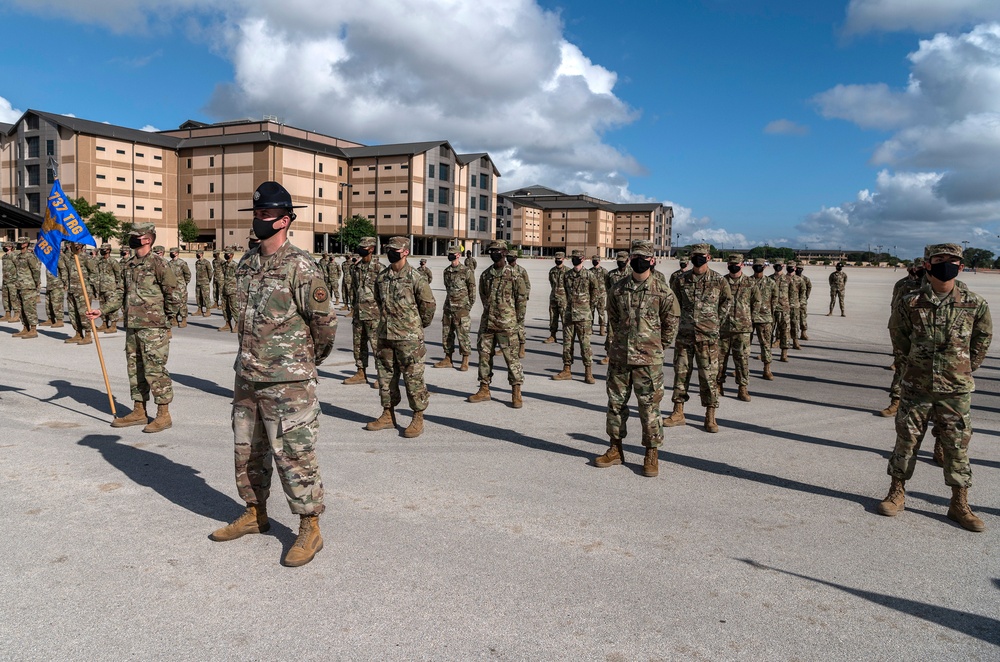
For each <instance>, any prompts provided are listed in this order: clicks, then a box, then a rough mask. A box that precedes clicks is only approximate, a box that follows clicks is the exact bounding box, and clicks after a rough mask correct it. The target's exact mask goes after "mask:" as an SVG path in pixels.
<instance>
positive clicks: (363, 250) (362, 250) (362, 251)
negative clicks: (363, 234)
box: [354, 246, 371, 257]
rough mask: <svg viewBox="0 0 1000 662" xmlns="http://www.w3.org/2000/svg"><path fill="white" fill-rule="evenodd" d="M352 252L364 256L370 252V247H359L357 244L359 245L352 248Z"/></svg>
mask: <svg viewBox="0 0 1000 662" xmlns="http://www.w3.org/2000/svg"><path fill="white" fill-rule="evenodd" d="M354 252H355V253H357V254H358V255H360V256H361V257H364V256H366V255H368V254H369V253H371V249H370V248H361V247H360V246H359V247H357V248H355V249H354Z"/></svg>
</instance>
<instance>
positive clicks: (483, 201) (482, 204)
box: [479, 195, 490, 211]
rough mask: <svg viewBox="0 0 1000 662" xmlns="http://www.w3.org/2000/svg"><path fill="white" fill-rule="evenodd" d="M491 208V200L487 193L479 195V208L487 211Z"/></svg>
mask: <svg viewBox="0 0 1000 662" xmlns="http://www.w3.org/2000/svg"><path fill="white" fill-rule="evenodd" d="M489 208H490V207H489V202H487V199H486V196H485V195H481V196H479V209H480V210H482V211H486V210H487V209H489Z"/></svg>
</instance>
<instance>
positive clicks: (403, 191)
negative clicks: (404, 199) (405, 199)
mask: <svg viewBox="0 0 1000 662" xmlns="http://www.w3.org/2000/svg"><path fill="white" fill-rule="evenodd" d="M409 192H410V189H406V188H401V189H399V193H400V195H406V194H407V193H409Z"/></svg>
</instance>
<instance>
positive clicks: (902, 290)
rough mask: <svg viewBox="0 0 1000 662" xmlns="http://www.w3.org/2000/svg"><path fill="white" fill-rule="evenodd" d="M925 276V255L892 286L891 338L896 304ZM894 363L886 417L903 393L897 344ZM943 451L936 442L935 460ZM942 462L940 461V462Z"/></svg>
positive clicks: (918, 287) (883, 413) (902, 358)
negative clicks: (893, 312)
mask: <svg viewBox="0 0 1000 662" xmlns="http://www.w3.org/2000/svg"><path fill="white" fill-rule="evenodd" d="M923 276H924V256H922V255H921V256H920V257H919V258H915V259H914V260H913V264H912V265H910V267H909V268H908V269H907V270H906V276H905V277H904V278H901V279H899V280H898V281H896V283H895V284H894V285H893V286H892V298H891V299H890V300H889V311H890V316H889V324H888V328H889V329H890V333H889V340H890V341H892V338H893V336H892V333H891V329H892V322H893V320H892V314H891V313H892V311H894V310H896V306H897V305H898V304H899V302H900V300H901V299H902V298H903V297H904V296H906V295H907V294H912V293H913V292H916V291H917V290H919V289H920V286H921V284H922V281H923ZM955 284H956V285H959V286H961V285H962V283H960V282H959V281H957V280H956V281H955ZM892 357H893V358H892V365H891V366H889V368H890V369H891V370H892V371H893V375H892V383H891V384H890V386H889V406H888V407H886V408H885V409H883V410H881V411H880V412H879V413H880V414H881V415H882V416H885V417H886V418H888V417H890V416H895V415H896V411H897V410H898V409H899V398H900V395H901V393H902V380H903V368H904V364H903V360H904V359H905V357H904V356H902V355H901V354H900V353H899V352H897V351H896V346H895V345H893V347H892ZM935 436H937V435H935ZM940 452H941V446H940V444H935V446H934V458H935V461H936V460H938V459H939V453H940ZM938 464H940V462H938Z"/></svg>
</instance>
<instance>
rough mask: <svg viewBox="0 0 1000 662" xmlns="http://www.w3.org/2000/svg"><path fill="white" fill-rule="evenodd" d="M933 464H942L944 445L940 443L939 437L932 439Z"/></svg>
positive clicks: (941, 465)
mask: <svg viewBox="0 0 1000 662" xmlns="http://www.w3.org/2000/svg"><path fill="white" fill-rule="evenodd" d="M933 457H934V464H936V465H938V466H939V467H943V466H944V446H942V445H941V440H940V439H935V440H934V455H933Z"/></svg>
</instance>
